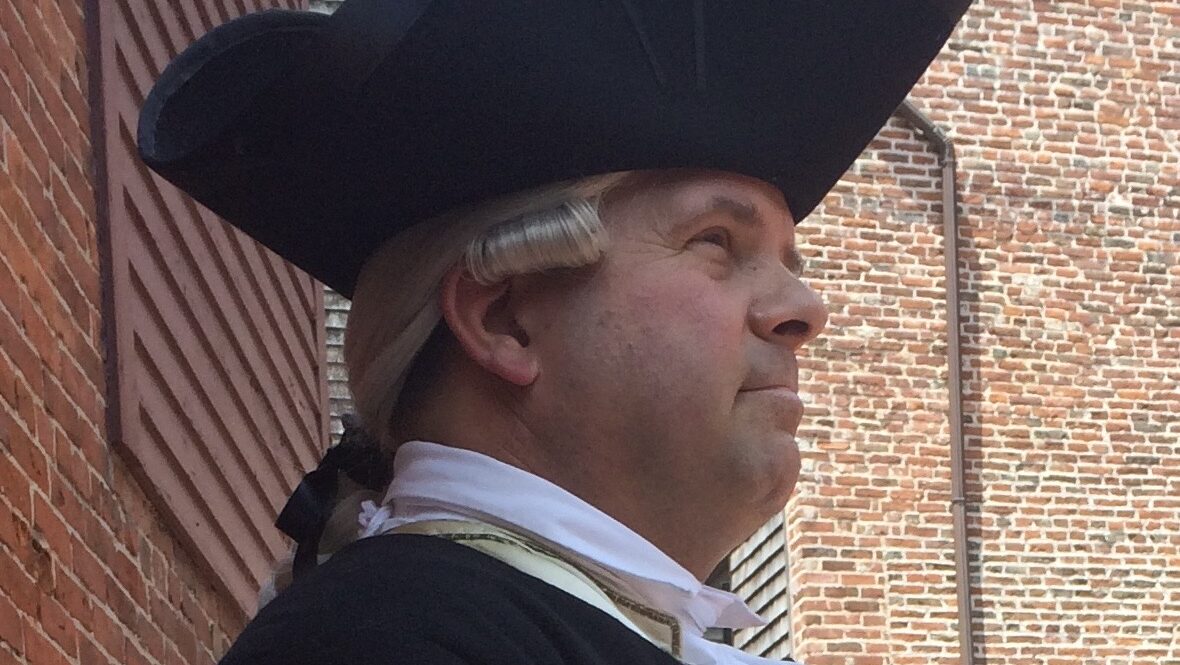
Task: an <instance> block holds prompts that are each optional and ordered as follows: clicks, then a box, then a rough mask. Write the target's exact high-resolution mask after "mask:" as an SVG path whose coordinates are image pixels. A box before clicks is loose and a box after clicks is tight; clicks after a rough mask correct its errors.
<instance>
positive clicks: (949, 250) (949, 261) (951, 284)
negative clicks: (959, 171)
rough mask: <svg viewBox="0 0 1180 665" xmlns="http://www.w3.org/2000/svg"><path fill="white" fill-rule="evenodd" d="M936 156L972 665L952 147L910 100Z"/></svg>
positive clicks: (912, 116)
mask: <svg viewBox="0 0 1180 665" xmlns="http://www.w3.org/2000/svg"><path fill="white" fill-rule="evenodd" d="M897 111H898V113H899V114H901V116H902V117H903V118H905V119H906V120H907V121H908V122H910V123H911V124H912V125H913V126H914V127H915V128H916V129H917V130H918V132H919V133H920V134H921V135H922V137H923V138H925V139H926V140H927V141H929V142H930V145H931V146H932V147H933V148H934V149H935V150H937V151H938V161H939V165H940V166H941V167H942V229H943V257H944V259H945V262H946V321H947V326H946V328H947V362H948V364H949V371H948V375H949V376H948V388H949V391H950V425H951V515H952V519H953V528H954V531H953V534H954V545H955V582H956V587H957V597H958V610H959V612H958V616H959V662H960V663H962V665H973V663H974V659H975V651H974V649H973V640H972V634H971V577H970V568H969V566H968V561H967V497H966V490H965V484H966V483H965V475H966V473H965V462H964V459H963V458H964V455H963V451H964V447H965V446H964V443H963V364H962V355H961V352H960V348H959V328H960V319H959V246H958V238H959V215H958V201H957V197H956V194H957V191H958V182H957V178H956V175H955V146H954V144H953V143H951V141H950V139H949V138H948V137H947V135H946V133H945V132H943V131H942V130H941V129H940V128H939V127H938V126H937V125H935V124H934V122H933V121H931V120H930V118H928V117H926V115H925V114H923V113H922V112H921V111H919V110H918V108H917V107H916V106H914V105H913V104H911V103H910V101H909V100H906V101H904V102H902V104H901V106H900V107H898V109H897Z"/></svg>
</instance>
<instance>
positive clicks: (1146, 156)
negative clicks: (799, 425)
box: [787, 0, 1180, 665]
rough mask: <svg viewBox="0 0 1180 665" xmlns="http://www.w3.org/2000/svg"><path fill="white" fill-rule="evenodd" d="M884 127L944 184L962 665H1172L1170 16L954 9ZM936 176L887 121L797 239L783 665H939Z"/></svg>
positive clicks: (1179, 305)
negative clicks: (960, 513) (798, 328)
mask: <svg viewBox="0 0 1180 665" xmlns="http://www.w3.org/2000/svg"><path fill="white" fill-rule="evenodd" d="M911 99H912V100H913V102H914V103H915V105H916V106H918V107H919V108H921V109H922V110H924V111H925V112H926V113H927V115H929V116H930V117H931V118H932V119H933V120H934V121H935V122H936V123H937V124H938V125H940V126H941V127H943V128H945V129H946V130H947V131H948V133H949V134H950V135H951V137H952V139H953V140H954V142H955V144H956V146H957V149H958V156H959V163H958V169H957V172H958V178H959V193H960V198H961V205H960V208H961V226H962V230H961V232H960V236H959V243H958V244H959V250H960V252H961V261H960V269H961V271H962V275H961V285H962V301H963V302H962V305H961V308H960V311H961V314H962V318H963V327H962V333H963V351H964V366H965V373H964V379H965V390H966V395H965V397H966V403H965V405H964V419H965V423H966V437H967V440H966V445H967V457H968V472H967V483H968V484H967V487H968V503H969V525H968V529H969V534H970V545H971V547H970V559H971V572H972V587H973V590H974V593H975V600H974V603H973V616H974V617H975V620H974V624H975V631H976V636H975V644H974V651H975V654H976V656H977V662H990V663H1006V664H1013V663H1028V664H1030V665H1031V664H1034V663H1036V664H1040V663H1153V664H1155V663H1171V664H1173V665H1174V664H1176V663H1180V641H1178V636H1180V633H1177V632H1176V626H1177V625H1180V388H1178V386H1180V135H1178V132H1180V5H1178V4H1176V3H1174V2H1120V1H1118V0H1109V1H1101V2H1099V1H1092V2H1064V1H1055V2H1032V3H1029V2H995V1H992V0H982V1H979V2H976V4H975V5H974V6H973V7H972V9H971V11H970V14H969V16H968V17H967V19H966V20H965V21H964V23H963V24H962V25H961V26H960V28H959V29H958V31H957V32H956V33H955V35H954V36H953V37H952V39H951V42H950V44H949V46H948V48H947V50H946V51H945V52H944V54H943V55H942V57H940V58H939V60H938V61H937V62H936V63H935V65H934V67H933V68H932V70H931V71H930V72H929V73H928V74H927V76H926V77H925V78H924V79H923V82H922V83H921V84H920V85H919V86H918V88H917V89H916V90H915V91H914V94H913V96H912V98H911ZM937 168H938V164H937V159H936V155H935V154H933V153H932V152H931V151H930V149H929V148H928V147H927V146H926V145H925V144H924V143H923V142H922V141H921V140H920V139H919V138H918V137H917V136H916V135H915V134H914V133H913V131H912V129H911V128H909V127H907V126H906V124H905V123H904V122H902V121H900V120H894V121H893V122H891V123H890V125H889V126H888V127H887V128H886V129H885V130H883V131H882V133H881V134H880V136H879V137H878V139H877V140H876V141H875V142H874V144H873V145H872V146H871V147H870V149H869V150H868V151H867V152H866V153H865V155H864V156H863V157H862V159H861V160H860V161H859V162H858V163H857V164H856V166H854V168H853V169H852V170H851V171H850V173H849V174H848V176H847V177H845V179H844V180H843V182H842V183H841V184H840V186H839V187H837V189H836V190H835V191H834V192H833V193H832V194H831V195H830V196H829V197H828V198H827V199H826V201H825V205H824V207H823V209H822V210H821V211H820V212H818V213H817V214H816V215H814V216H813V217H812V218H811V219H809V220H807V222H806V223H805V224H804V225H802V226H801V227H800V239H801V243H802V247H803V251H804V253H805V254H807V255H808V256H810V257H811V274H812V275H813V284H814V285H815V286H816V287H817V288H818V289H819V290H821V291H822V293H823V295H824V296H825V297H826V299H827V300H828V302H829V305H830V309H831V311H832V319H831V324H830V327H829V329H828V332H827V334H826V335H825V336H824V337H823V338H822V339H821V340H819V341H818V342H817V343H816V344H815V345H814V346H812V347H811V350H810V351H808V352H807V359H806V361H805V363H804V367H805V371H804V373H803V377H802V383H803V390H804V391H805V392H806V393H807V394H806V399H807V401H808V402H809V408H808V417H807V419H806V423H807V424H806V425H805V428H804V431H803V432H802V434H803V439H804V441H803V449H804V476H803V481H802V482H801V484H800V487H799V490H798V492H797V493H796V496H795V498H794V499H793V500H792V502H791V504H790V506H789V508H788V511H787V541H788V550H789V554H790V556H789V560H790V562H791V571H790V572H791V576H792V585H791V587H792V591H793V595H794V597H793V599H792V610H793V612H792V624H793V628H794V630H795V635H794V645H795V647H796V650H795V654H796V656H797V657H798V658H800V659H801V660H803V661H805V662H807V663H810V665H824V664H829V663H831V664H836V663H840V664H844V663H855V664H856V665H873V664H877V663H894V664H901V663H915V664H917V663H923V664H924V663H948V664H949V663H957V662H958V653H959V647H958V631H957V618H956V610H955V607H956V605H955V589H954V566H953V559H952V554H953V547H952V541H951V520H950V503H949V500H950V452H949V426H948V422H947V400H948V393H947V388H946V382H947V364H946V343H945V334H946V312H945V306H944V304H943V293H944V288H945V279H944V270H943V267H942V241H943V239H942V226H941V215H942V208H941V193H940V186H941V185H940V182H939V180H938V172H937Z"/></svg>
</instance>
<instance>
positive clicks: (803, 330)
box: [774, 319, 811, 337]
mask: <svg viewBox="0 0 1180 665" xmlns="http://www.w3.org/2000/svg"><path fill="white" fill-rule="evenodd" d="M810 328H811V326H809V325H807V322H806V321H800V320H799V319H792V320H790V321H783V322H782V323H780V324H778V325H777V326H775V327H774V334H775V335H781V336H783V337H803V336H805V335H807V331H808V330H809V329H810Z"/></svg>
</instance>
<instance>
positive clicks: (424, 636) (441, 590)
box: [221, 534, 678, 665]
mask: <svg viewBox="0 0 1180 665" xmlns="http://www.w3.org/2000/svg"><path fill="white" fill-rule="evenodd" d="M677 662H678V661H677V660H676V659H675V658H673V657H672V656H671V655H669V654H667V653H665V652H664V651H662V650H660V649H659V648H658V647H656V646H655V645H653V644H651V643H650V642H648V641H647V640H645V639H644V638H642V637H641V636H639V635H637V634H636V633H635V632H633V631H632V630H630V629H629V628H627V627H626V626H624V625H623V624H621V623H619V622H618V621H617V620H616V619H614V618H613V617H611V616H609V615H607V614H606V613H604V612H603V611H601V610H599V609H598V608H596V607H593V606H591V605H589V604H587V603H585V602H583V601H581V600H579V599H577V598H575V597H573V596H571V595H569V594H568V593H566V592H564V591H562V590H560V589H558V588H557V587H554V586H552V585H550V584H548V583H546V582H542V581H541V580H538V579H536V578H534V577H531V576H529V575H527V574H525V573H522V572H520V571H518V570H516V569H515V568H512V567H511V566H509V565H507V564H505V563H503V562H501V561H499V560H497V559H494V558H492V557H490V556H487V555H485V554H482V553H480V552H477V551H475V550H473V549H471V548H469V547H466V546H464V545H460V544H457V543H453V542H450V541H448V540H444V539H442V538H435V537H432V536H419V535H408V534H397V535H385V536H376V537H373V538H366V539H363V540H360V541H358V542H356V543H353V544H351V545H349V546H348V547H346V548H344V549H343V550H341V551H340V552H338V553H337V554H336V555H335V556H333V557H332V558H331V559H330V560H329V561H328V562H327V563H325V564H323V565H322V566H319V567H318V568H316V569H315V570H314V571H312V572H310V573H308V574H307V576H306V577H305V578H304V579H301V580H300V581H298V582H296V583H295V584H293V585H292V586H291V587H289V588H288V589H286V590H285V591H284V592H283V593H281V594H280V595H279V596H278V597H277V598H275V599H274V600H273V601H272V602H271V603H270V604H268V605H267V606H266V607H264V608H263V609H262V610H261V611H260V612H259V613H258V616H257V617H255V618H254V620H253V621H251V623H250V624H249V625H248V626H247V627H246V629H245V631H244V632H243V633H242V635H241V636H240V637H239V638H238V640H237V642H236V643H234V645H233V647H232V648H231V649H230V650H229V653H227V654H226V655H225V658H224V659H223V660H222V661H221V665H378V664H380V665H397V664H400V663H427V664H430V663H438V664H446V665H460V664H463V665H471V664H475V663H479V664H481V665H482V664H485V663H486V664H489V665H491V664H503V665H532V664H538V665H539V664H545V665H551V664H552V665H556V664H558V663H563V664H569V665H574V664H577V665H598V664H601V663H626V664H628V665H643V664H645V663H651V664H659V665H672V664H675V663H677Z"/></svg>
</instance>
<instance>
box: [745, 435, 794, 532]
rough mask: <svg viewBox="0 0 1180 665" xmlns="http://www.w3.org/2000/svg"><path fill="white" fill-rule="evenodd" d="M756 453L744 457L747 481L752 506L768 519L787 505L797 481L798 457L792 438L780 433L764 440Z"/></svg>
mask: <svg viewBox="0 0 1180 665" xmlns="http://www.w3.org/2000/svg"><path fill="white" fill-rule="evenodd" d="M757 451H758V452H757V453H756V454H752V455H751V456H750V457H748V458H747V465H748V466H747V468H746V469H745V471H746V474H745V476H746V484H747V491H748V494H747V495H748V496H750V497H752V498H753V499H754V501H755V504H756V505H755V506H754V508H755V509H756V510H758V512H759V513H760V514H761V513H765V518H766V519H769V518H770V517H771V516H772V515H773V514H774V513H775V512H777V511H779V510H782V509H783V507H784V506H786V505H787V500H788V499H790V498H791V494H792V493H793V492H794V491H795V485H796V483H798V481H799V470H800V457H799V447H798V445H797V444H796V443H795V437H794V436H793V435H791V434H788V433H785V432H780V433H778V434H777V435H776V436H774V437H773V440H772V441H767V440H766V439H763V440H762V442H761V445H760V446H759V447H758V449H757Z"/></svg>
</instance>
